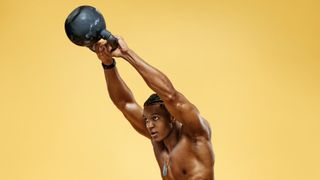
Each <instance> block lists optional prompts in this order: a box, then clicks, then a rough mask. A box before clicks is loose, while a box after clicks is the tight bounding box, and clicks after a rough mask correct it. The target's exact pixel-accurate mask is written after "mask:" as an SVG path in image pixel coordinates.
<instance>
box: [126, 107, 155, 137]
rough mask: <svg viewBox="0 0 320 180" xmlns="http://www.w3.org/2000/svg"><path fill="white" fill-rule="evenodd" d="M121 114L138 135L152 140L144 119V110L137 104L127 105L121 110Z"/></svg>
mask: <svg viewBox="0 0 320 180" xmlns="http://www.w3.org/2000/svg"><path fill="white" fill-rule="evenodd" d="M121 112H122V114H123V115H124V116H125V118H126V119H127V120H128V121H129V123H130V124H131V125H132V127H133V128H134V129H135V130H136V131H137V132H138V133H140V134H141V135H143V136H145V137H147V138H149V139H150V135H149V133H148V130H147V128H146V126H145V123H144V122H143V119H142V115H143V109H142V108H141V107H140V106H139V105H138V104H137V103H126V104H125V105H124V107H123V108H121Z"/></svg>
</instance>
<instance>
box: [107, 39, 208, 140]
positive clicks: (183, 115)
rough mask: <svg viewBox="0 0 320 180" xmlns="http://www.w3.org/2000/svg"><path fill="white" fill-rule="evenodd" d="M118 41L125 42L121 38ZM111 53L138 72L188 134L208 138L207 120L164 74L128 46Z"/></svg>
mask: <svg viewBox="0 0 320 180" xmlns="http://www.w3.org/2000/svg"><path fill="white" fill-rule="evenodd" d="M119 43H120V44H125V43H124V41H123V40H122V39H121V38H119ZM125 45H126V44H125ZM113 55H115V56H121V57H122V58H124V59H125V60H127V61H128V62H129V63H130V64H131V65H132V66H133V67H134V68H135V69H136V70H137V71H138V72H139V74H140V75H141V76H142V78H143V79H144V81H145V82H146V83H147V85H148V86H149V87H150V88H151V89H152V90H153V91H155V92H156V93H157V94H158V95H159V96H160V98H161V99H162V100H163V101H164V104H165V106H166V107H167V109H168V111H169V112H170V113H171V115H172V116H173V117H174V118H175V119H176V120H178V121H179V122H181V123H182V124H183V126H184V128H185V129H186V132H187V133H188V134H189V135H190V136H192V137H199V136H202V137H205V138H207V139H210V134H211V133H210V127H209V124H208V123H207V121H206V120H205V119H203V118H202V117H201V116H200V113H199V111H198V110H197V108H196V107H195V106H194V105H193V104H192V103H190V102H189V101H188V100H187V99H186V98H185V97H184V95H182V94H181V93H180V92H178V91H177V90H176V89H175V88H174V87H173V85H172V83H171V82H170V80H169V79H168V78H167V76H166V75H164V74H163V73H162V72H160V71H159V70H158V69H156V68H154V67H152V66H151V65H149V64H148V63H146V62H145V61H144V60H142V59H141V58H140V57H139V56H138V55H137V54H136V53H135V52H134V51H132V50H131V49H129V48H128V49H127V51H125V52H124V53H122V54H117V53H115V54H113Z"/></svg>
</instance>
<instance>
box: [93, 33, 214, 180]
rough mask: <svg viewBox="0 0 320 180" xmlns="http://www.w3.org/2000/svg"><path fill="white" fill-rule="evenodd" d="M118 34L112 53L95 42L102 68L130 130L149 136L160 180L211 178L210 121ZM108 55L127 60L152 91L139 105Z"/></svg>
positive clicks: (102, 42)
mask: <svg viewBox="0 0 320 180" xmlns="http://www.w3.org/2000/svg"><path fill="white" fill-rule="evenodd" d="M117 38H118V42H119V47H118V48H117V49H116V50H114V51H112V52H111V49H112V48H111V46H110V45H109V44H107V43H106V42H105V41H103V40H100V41H99V42H98V43H96V44H95V46H94V48H95V49H96V53H97V55H98V58H99V59H100V60H101V61H102V65H103V67H104V74H105V78H106V82H107V87H108V92H109V96H110V98H111V100H112V102H113V103H114V104H115V105H116V106H117V108H118V109H119V110H120V111H121V112H122V113H123V115H124V116H125V118H126V119H127V120H128V121H129V123H130V124H131V125H132V126H133V128H134V129H135V130H136V131H137V132H139V133H140V134H141V135H143V136H145V137H147V138H149V139H150V140H151V143H152V146H153V150H154V154H155V157H156V159H157V162H158V164H159V167H160V170H161V176H162V179H167V180H213V179H214V170H213V165H214V154H213V151H212V145H211V129H210V127H209V124H208V122H207V121H206V120H205V119H204V118H203V117H201V115H200V113H199V111H198V109H197V108H196V107H195V106H194V105H193V104H192V103H191V102H189V101H188V100H187V98H186V97H184V96H183V95H182V94H181V93H180V92H178V91H177V90H176V89H175V88H174V87H173V85H172V84H171V82H170V80H169V79H168V78H167V76H165V75H164V74H163V73H162V72H160V71H159V70H158V69H156V68H154V67H152V66H151V65H149V64H148V63H146V62H145V61H144V60H142V59H141V58H140V57H139V56H138V55H137V54H136V53H135V52H134V51H133V50H132V49H130V48H128V46H127V44H126V43H125V41H124V40H123V39H122V38H120V37H117ZM112 57H121V58H123V59H124V60H126V61H128V62H129V63H130V64H131V65H132V66H133V67H134V68H135V69H136V70H137V71H138V73H139V74H140V75H141V76H142V78H143V79H144V81H145V82H146V84H147V85H148V86H149V87H150V88H151V89H152V90H153V91H154V92H155V94H152V95H151V96H150V97H149V98H148V99H147V101H146V102H145V103H144V106H143V108H142V107H140V106H139V105H138V103H137V102H136V100H135V99H134V97H133V94H132V92H131V91H130V89H129V88H128V87H127V85H126V84H125V82H124V81H123V80H122V79H121V77H120V75H119V74H118V70H117V68H116V66H115V60H114V59H113V58H112Z"/></svg>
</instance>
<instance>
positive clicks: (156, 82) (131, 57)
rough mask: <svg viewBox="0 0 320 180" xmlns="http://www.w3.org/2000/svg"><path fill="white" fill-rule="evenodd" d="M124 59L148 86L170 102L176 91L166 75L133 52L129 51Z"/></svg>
mask: <svg viewBox="0 0 320 180" xmlns="http://www.w3.org/2000/svg"><path fill="white" fill-rule="evenodd" d="M123 58H125V59H126V60H127V61H128V62H129V63H130V64H131V65H132V66H133V67H134V68H135V69H136V70H137V71H138V72H139V74H140V75H141V76H142V78H143V79H144V81H145V82H146V83H147V85H148V86H149V87H150V88H151V89H152V90H153V91H155V92H156V93H157V94H158V95H159V96H160V97H161V98H162V99H163V100H164V101H167V100H170V98H171V97H172V96H173V95H174V93H175V92H176V90H175V89H174V87H173V85H172V83H171V82H170V80H169V79H168V77H167V76H166V75H164V74H163V73H162V72H161V71H159V70H158V69H156V68H155V67H153V66H151V65H149V64H148V63H146V62H145V61H144V60H143V59H142V58H140V57H139V56H138V55H137V54H136V53H135V52H134V51H132V50H129V51H128V52H127V53H126V55H125V57H123Z"/></svg>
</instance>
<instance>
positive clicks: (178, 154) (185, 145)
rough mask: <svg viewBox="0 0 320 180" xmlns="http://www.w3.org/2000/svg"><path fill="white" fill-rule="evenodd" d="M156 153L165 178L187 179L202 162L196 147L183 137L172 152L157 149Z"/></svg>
mask: <svg viewBox="0 0 320 180" xmlns="http://www.w3.org/2000/svg"><path fill="white" fill-rule="evenodd" d="M155 155H156V159H157V161H158V164H159V167H160V169H161V175H162V177H163V179H187V177H189V176H191V175H192V174H193V171H194V169H196V168H197V167H199V165H200V164H201V162H199V160H198V159H197V151H196V148H195V147H194V145H193V144H192V143H191V142H189V141H188V140H185V139H181V141H180V142H179V143H178V144H177V145H176V146H175V147H174V149H173V150H172V151H171V152H168V151H167V150H166V149H164V148H163V149H155Z"/></svg>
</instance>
